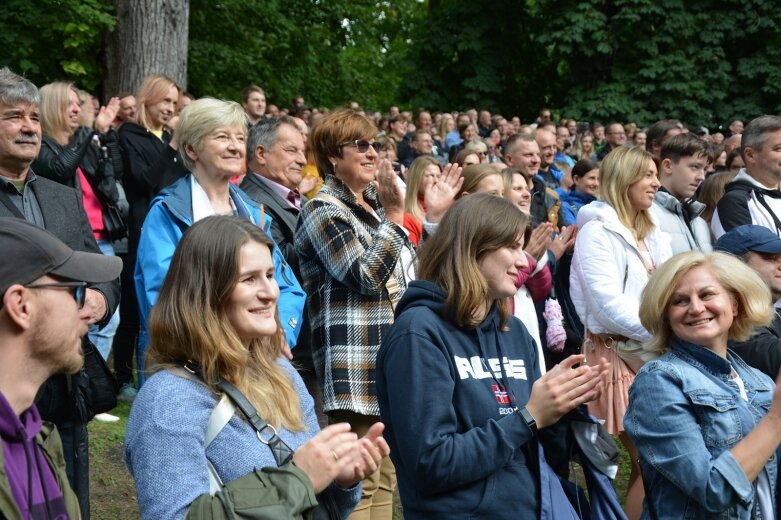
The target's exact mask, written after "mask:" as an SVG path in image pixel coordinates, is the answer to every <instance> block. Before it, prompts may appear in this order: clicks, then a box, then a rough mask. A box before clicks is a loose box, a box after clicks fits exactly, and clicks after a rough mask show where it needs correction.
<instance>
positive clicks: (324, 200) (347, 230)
mask: <svg viewBox="0 0 781 520" xmlns="http://www.w3.org/2000/svg"><path fill="white" fill-rule="evenodd" d="M376 135H377V128H376V127H375V126H374V124H373V123H372V122H371V121H370V120H369V119H367V118H366V117H364V116H362V115H360V114H359V113H358V112H356V111H354V110H341V111H337V112H333V113H331V114H329V115H328V116H326V117H324V118H323V119H322V120H321V121H320V123H319V124H318V125H317V126H316V127H315V128H314V129H313V130H312V133H311V134H310V136H309V149H310V150H312V152H313V153H314V156H315V159H316V162H317V170H318V172H319V173H320V175H321V176H322V177H323V178H324V180H325V182H324V184H323V187H322V188H321V189H320V191H319V192H318V194H317V196H315V197H314V198H313V199H312V200H310V201H309V202H308V203H307V204H306V206H304V208H303V209H302V210H301V214H300V215H299V218H298V229H297V232H296V238H295V248H296V252H297V253H298V258H299V266H300V269H301V277H302V282H303V285H304V289H305V290H306V293H307V294H308V298H307V303H306V305H307V312H308V315H309V319H310V323H311V326H312V351H313V357H314V363H315V369H316V371H317V376H318V378H319V379H320V383H321V385H322V387H323V409H324V411H325V412H326V413H327V414H328V416H329V420H331V421H335V422H341V421H346V422H349V423H350V424H351V426H352V428H353V431H355V432H357V433H359V434H361V433H362V432H365V431H368V429H369V428H370V427H371V425H372V424H374V423H375V422H377V420H378V419H379V407H378V405H377V393H376V386H375V374H376V371H375V360H376V358H377V351H378V350H379V348H380V341H382V337H383V336H384V335H385V333H386V331H387V330H388V327H390V325H391V324H392V323H393V308H394V306H395V304H396V302H398V300H399V298H400V297H401V295H402V294H403V292H404V290H405V289H406V287H407V282H408V280H409V279H410V278H412V277H413V276H414V271H413V269H412V265H411V264H412V250H411V248H412V244H411V243H410V240H409V237H408V235H407V232H406V231H405V230H404V228H403V219H404V194H403V193H402V191H401V188H400V187H399V185H398V182H397V181H396V174H395V172H394V171H393V169H392V167H391V163H390V161H388V160H387V159H385V160H382V161H380V160H379V154H378V152H379V150H378V148H379V147H380V145H378V144H377V143H376V141H375V136H376ZM375 180H376V184H375ZM395 480H396V478H395V471H394V469H393V465H392V464H391V462H390V459H388V458H386V459H384V460H383V462H382V465H381V468H380V471H379V472H378V473H377V474H375V475H373V476H372V477H371V478H370V479H367V480H366V481H364V483H363V495H362V500H361V503H360V504H358V506H357V507H356V512H355V513H354V514H353V516H352V518H354V519H356V518H360V519H363V518H366V519H369V518H372V519H377V518H381V519H385V518H387V519H388V520H390V518H391V517H392V513H393V489H394V488H395V486H396V483H395Z"/></svg>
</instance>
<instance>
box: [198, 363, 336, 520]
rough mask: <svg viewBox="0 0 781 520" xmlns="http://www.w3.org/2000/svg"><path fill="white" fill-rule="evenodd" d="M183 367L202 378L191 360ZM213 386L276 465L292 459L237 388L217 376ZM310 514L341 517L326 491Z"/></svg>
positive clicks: (323, 519)
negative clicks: (240, 416) (238, 412)
mask: <svg viewBox="0 0 781 520" xmlns="http://www.w3.org/2000/svg"><path fill="white" fill-rule="evenodd" d="M184 369H185V370H187V371H188V372H189V373H191V374H194V375H196V376H198V377H199V378H200V379H201V380H203V375H202V373H201V367H199V366H198V365H197V364H195V363H193V362H192V361H188V362H187V363H185V364H184ZM215 386H216V387H217V388H218V389H219V390H221V391H222V392H224V393H225V395H227V396H228V397H229V398H230V400H231V401H233V404H234V405H235V406H236V408H238V409H239V410H241V412H242V413H243V414H244V416H245V417H246V418H247V421H249V423H250V425H251V426H252V427H253V428H254V429H255V432H256V433H257V436H258V440H259V441H260V442H262V443H263V444H265V445H266V446H268V447H269V449H270V450H271V453H272V454H273V455H274V460H275V461H276V463H277V466H284V465H285V464H288V463H289V462H290V461H292V460H293V450H292V449H290V446H288V445H287V443H285V441H283V440H282V439H280V438H279V436H278V435H277V431H276V430H275V429H274V427H273V426H271V425H270V424H268V423H267V422H266V421H264V420H263V418H262V417H261V416H260V415H258V411H257V409H256V408H255V407H254V406H252V403H250V402H249V400H248V399H247V398H246V397H245V396H244V394H242V393H241V391H240V390H239V389H238V388H236V387H235V386H233V385H232V384H231V383H229V382H228V381H226V380H225V379H223V378H222V377H219V376H218V378H217V381H216V383H215ZM310 514H311V517H310V518H311V519H312V520H341V518H342V516H341V514H340V513H339V508H338V507H337V506H336V501H335V500H334V497H333V495H332V494H331V493H326V492H321V493H318V494H317V506H316V507H315V508H314V509H312V510H311V511H310Z"/></svg>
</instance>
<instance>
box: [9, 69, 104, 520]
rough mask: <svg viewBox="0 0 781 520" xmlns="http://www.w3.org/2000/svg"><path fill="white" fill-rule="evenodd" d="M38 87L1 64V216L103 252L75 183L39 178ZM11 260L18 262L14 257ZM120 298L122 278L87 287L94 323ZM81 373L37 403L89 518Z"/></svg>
mask: <svg viewBox="0 0 781 520" xmlns="http://www.w3.org/2000/svg"><path fill="white" fill-rule="evenodd" d="M39 105H40V94H39V93H38V89H37V88H36V87H35V85H33V84H32V83H30V82H29V81H27V80H26V79H24V78H22V77H21V76H18V75H16V74H14V73H13V72H11V71H10V70H8V69H7V68H3V69H0V217H17V218H22V219H24V220H27V221H28V222H31V223H33V224H35V225H37V226H39V227H42V228H44V229H46V230H48V231H49V232H51V233H52V234H53V235H55V236H56V237H57V238H59V239H60V240H62V241H63V242H64V243H65V244H66V245H67V246H68V247H70V248H71V249H73V250H74V251H87V252H90V253H97V254H100V249H98V245H97V243H96V242H95V238H94V236H93V235H92V228H91V227H90V225H89V222H88V220H87V214H86V213H85V212H84V208H83V207H82V205H81V199H80V196H79V194H78V192H76V190H74V189H73V188H69V187H67V186H63V185H62V184H58V183H56V182H53V181H50V180H48V179H44V178H42V177H37V176H36V175H35V173H34V172H33V171H32V169H31V168H30V165H31V164H32V162H33V160H34V159H35V158H36V156H37V155H38V152H39V150H40V148H41V124H40V115H39V112H38V107H39ZM6 261H13V256H10V257H9V259H8V260H6ZM118 303H119V279H116V280H113V281H111V282H106V283H100V284H95V285H94V286H92V287H90V288H89V289H87V290H86V300H85V303H84V307H85V308H86V309H87V310H86V311H85V312H86V313H87V314H88V316H89V317H88V321H89V324H93V323H97V324H98V325H99V326H103V325H105V324H106V323H107V322H108V320H109V319H110V318H111V316H112V315H113V314H114V311H115V310H116V308H117V304H118ZM79 377H83V375H82V374H77V375H76V376H73V377H71V376H67V377H66V376H55V377H53V378H50V379H49V380H48V381H47V382H46V384H45V385H44V388H43V390H42V392H40V393H39V396H38V399H37V401H36V404H37V406H38V409H39V410H40V412H41V416H42V417H43V418H44V419H46V420H50V421H52V422H54V423H55V424H56V425H57V427H58V428H59V430H60V433H61V435H62V438H63V444H64V448H65V461H66V464H67V468H68V478H69V479H70V481H71V485H72V486H73V488H74V491H76V494H77V495H78V497H79V504H80V506H81V510H82V515H83V517H84V518H89V458H88V450H87V421H88V420H89V419H91V417H84V416H83V415H84V414H83V413H79V412H78V411H77V409H78V408H80V407H79V406H77V403H76V402H75V399H76V397H77V393H76V387H77V386H78V385H77V379H78V378H79Z"/></svg>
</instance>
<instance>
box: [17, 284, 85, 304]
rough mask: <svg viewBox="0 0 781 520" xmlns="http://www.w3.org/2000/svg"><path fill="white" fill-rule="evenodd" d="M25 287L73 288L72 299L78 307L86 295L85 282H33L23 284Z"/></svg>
mask: <svg viewBox="0 0 781 520" xmlns="http://www.w3.org/2000/svg"><path fill="white" fill-rule="evenodd" d="M24 287H26V288H27V289H56V288H63V289H70V288H73V289H74V291H73V299H74V300H76V304H77V305H78V306H79V309H81V308H83V307H84V300H85V299H86V297H87V282H52V283H33V284H28V285H25V286H24Z"/></svg>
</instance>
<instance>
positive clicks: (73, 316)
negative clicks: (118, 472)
mask: <svg viewBox="0 0 781 520" xmlns="http://www.w3.org/2000/svg"><path fill="white" fill-rule="evenodd" d="M0 251H5V252H7V253H8V255H9V257H10V258H13V260H7V261H5V262H0V297H2V300H1V301H0V439H2V450H0V463H2V467H3V471H2V473H0V517H2V518H62V519H71V520H75V519H77V518H80V513H79V505H78V500H77V498H76V495H75V494H74V493H73V491H72V490H71V488H70V485H69V483H68V479H67V475H66V472H65V465H64V462H63V449H62V442H61V440H60V436H59V433H58V432H57V429H56V428H55V427H54V426H53V425H52V424H51V423H46V422H42V420H41V416H40V414H39V413H38V409H37V408H36V406H35V404H33V401H34V399H35V396H36V394H37V393H38V390H39V389H40V387H41V385H43V383H44V382H45V381H46V380H47V379H48V378H49V377H50V376H52V375H54V374H59V373H67V374H73V373H75V372H77V371H78V370H79V369H80V368H81V366H82V364H83V363H84V358H83V353H82V349H81V341H82V338H83V337H84V335H85V334H86V333H87V324H88V322H89V313H90V311H89V310H88V309H87V308H86V307H85V306H84V300H85V295H86V291H87V290H88V287H89V285H90V284H93V283H101V282H107V281H110V280H113V279H115V278H116V277H117V276H119V273H120V271H121V270H122V261H121V260H119V259H118V258H116V257H109V256H104V255H102V254H96V253H84V252H78V251H73V250H72V249H71V248H69V247H68V246H66V245H65V244H64V243H62V242H61V241H60V240H59V239H57V238H56V237H55V236H54V235H52V234H51V233H49V232H48V231H46V230H44V229H42V228H40V227H38V226H35V225H33V224H30V223H28V222H26V221H24V220H21V219H16V218H0Z"/></svg>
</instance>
